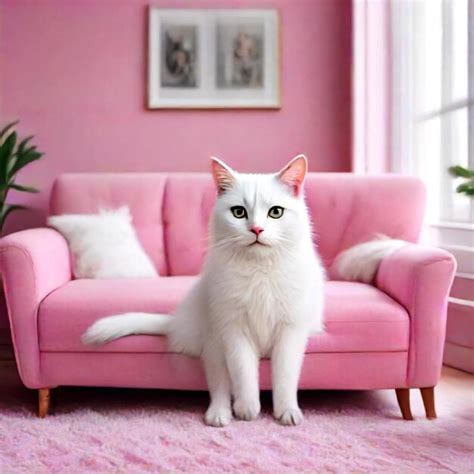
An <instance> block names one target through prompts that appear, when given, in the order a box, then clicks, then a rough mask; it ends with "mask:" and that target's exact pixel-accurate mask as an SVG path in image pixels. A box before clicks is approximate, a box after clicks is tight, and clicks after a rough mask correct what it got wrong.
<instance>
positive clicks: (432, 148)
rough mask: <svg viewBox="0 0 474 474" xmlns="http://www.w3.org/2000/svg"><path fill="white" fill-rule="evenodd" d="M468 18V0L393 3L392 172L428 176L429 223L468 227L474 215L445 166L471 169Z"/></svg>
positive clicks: (472, 86)
mask: <svg viewBox="0 0 474 474" xmlns="http://www.w3.org/2000/svg"><path fill="white" fill-rule="evenodd" d="M473 15H474V2H473V1H472V0H471V1H469V0H393V1H392V2H391V4H390V17H391V21H390V27H391V37H392V47H391V50H392V58H393V60H392V73H391V77H392V96H391V104H392V105H391V110H392V121H391V123H392V130H391V136H392V139H391V158H392V159H391V169H392V170H393V171H397V172H403V173H410V174H416V175H418V176H420V177H422V178H423V179H424V180H425V182H426V184H427V186H428V191H429V221H430V223H432V224H434V225H437V226H440V227H443V226H445V227H446V226H450V227H453V226H457V227H458V228H470V227H471V224H472V219H473V216H474V206H473V200H472V199H469V198H468V197H466V196H465V195H459V194H457V193H456V192H455V188H456V186H457V184H459V183H458V182H457V181H456V180H455V179H453V178H452V177H451V176H450V175H449V173H448V171H447V169H448V168H449V167H450V166H452V165H461V166H464V167H470V168H473V167H474V138H473V134H474V129H473V126H474V125H473V124H474V118H473V112H474V100H473V98H474V71H473V67H474V64H473V54H474V47H473V40H474V36H473V32H472V28H473V21H474V20H473ZM470 24H471V25H470ZM470 30H471V32H469V31H470Z"/></svg>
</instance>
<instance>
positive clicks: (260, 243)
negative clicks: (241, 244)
mask: <svg viewBox="0 0 474 474" xmlns="http://www.w3.org/2000/svg"><path fill="white" fill-rule="evenodd" d="M253 245H263V246H264V247H268V245H267V244H264V243H263V242H260V240H255V241H254V242H252V243H251V244H250V245H249V247H252V246H253Z"/></svg>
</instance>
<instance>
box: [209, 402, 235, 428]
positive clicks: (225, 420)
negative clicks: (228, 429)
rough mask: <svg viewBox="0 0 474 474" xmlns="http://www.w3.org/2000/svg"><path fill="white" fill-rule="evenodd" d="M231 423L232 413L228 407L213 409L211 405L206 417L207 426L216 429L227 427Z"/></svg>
mask: <svg viewBox="0 0 474 474" xmlns="http://www.w3.org/2000/svg"><path fill="white" fill-rule="evenodd" d="M231 421H232V411H231V409H230V408H227V407H213V406H212V405H211V406H210V407H209V408H208V409H207V411H206V414H205V415H204V422H205V423H206V425H208V426H215V427H216V428H222V427H224V426H227V425H228V424H229V423H230V422H231Z"/></svg>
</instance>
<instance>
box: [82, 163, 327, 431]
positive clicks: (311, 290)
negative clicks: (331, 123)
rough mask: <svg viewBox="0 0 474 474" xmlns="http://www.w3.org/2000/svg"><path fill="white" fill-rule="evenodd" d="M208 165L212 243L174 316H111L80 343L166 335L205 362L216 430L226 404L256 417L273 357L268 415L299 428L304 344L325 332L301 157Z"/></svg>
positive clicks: (225, 419)
mask: <svg viewBox="0 0 474 474" xmlns="http://www.w3.org/2000/svg"><path fill="white" fill-rule="evenodd" d="M212 166H213V175H214V180H215V183H216V186H217V189H218V193H219V196H218V199H217V203H216V206H215V209H214V212H213V215H212V219H211V223H210V236H211V242H212V245H211V247H210V249H209V252H208V254H207V257H206V261H205V263H204V267H203V271H202V274H201V277H200V279H199V281H198V282H197V284H196V285H195V287H194V288H193V289H192V290H191V292H190V293H189V294H188V295H187V297H186V298H185V299H184V301H183V302H182V303H181V305H180V306H179V307H178V309H177V311H176V314H175V315H174V316H173V317H169V316H166V315H153V314H143V313H129V314H124V315H118V316H111V317H108V318H104V319H102V320H99V321H98V322H96V323H95V324H94V325H92V326H91V327H90V328H89V329H88V330H87V332H86V333H85V335H84V337H83V340H84V342H85V343H87V344H102V343H105V342H107V341H110V340H112V339H116V338H118V337H121V336H125V335H129V334H167V335H168V338H169V344H170V348H171V350H173V351H176V352H183V353H186V354H189V355H192V356H199V357H202V358H203V361H204V366H205V371H206V378H207V382H208V386H209V392H210V397H211V403H210V405H209V408H208V410H207V412H206V415H205V421H206V423H208V424H209V425H213V426H225V425H227V424H228V423H229V422H230V421H231V419H232V408H233V412H234V414H235V416H237V417H238V418H241V419H244V420H252V419H254V418H256V417H257V416H258V414H259V412H260V400H259V382H258V364H259V359H260V358H262V357H271V362H272V381H273V410H274V415H275V417H276V418H277V419H278V420H279V421H280V422H281V423H282V424H285V425H297V424H299V423H300V422H301V420H302V419H303V415H302V413H301V410H300V409H299V407H298V402H297V385H298V379H299V375H300V369H301V364H302V360H303V355H304V352H305V346H306V342H307V339H308V335H309V334H310V332H318V331H322V328H323V320H322V310H323V284H324V271H323V268H322V266H321V264H320V261H319V257H318V255H317V254H316V252H315V250H314V245H313V242H312V238H311V226H310V221H309V217H308V212H307V209H306V206H305V202H304V198H303V194H302V186H303V181H304V177H305V174H306V167H307V164H306V159H305V157H304V156H298V157H296V158H295V159H294V160H292V161H291V162H290V163H289V164H288V165H287V166H286V167H285V168H284V169H283V170H282V171H280V172H279V173H276V174H270V175H257V174H239V173H237V172H235V171H233V170H231V169H230V168H229V167H228V166H226V165H225V164H223V163H222V162H220V161H219V160H217V159H213V162H212ZM234 206H243V207H244V208H245V210H246V217H245V218H236V217H235V216H234V215H233V213H232V211H231V208H233V207H234ZM273 206H280V207H282V208H284V212H283V215H282V216H281V217H280V218H272V217H271V216H270V215H269V211H270V209H271V208H272V207H273ZM252 229H253V230H252ZM262 229H263V230H262ZM255 232H259V233H258V235H257V234H256V233H255ZM231 396H232V398H233V407H232V405H231V400H232V398H231Z"/></svg>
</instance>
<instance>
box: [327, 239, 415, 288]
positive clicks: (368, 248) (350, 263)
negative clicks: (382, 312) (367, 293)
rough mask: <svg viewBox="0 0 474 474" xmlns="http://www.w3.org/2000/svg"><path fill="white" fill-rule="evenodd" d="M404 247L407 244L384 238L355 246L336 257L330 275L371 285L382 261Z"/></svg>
mask: <svg viewBox="0 0 474 474" xmlns="http://www.w3.org/2000/svg"><path fill="white" fill-rule="evenodd" d="M406 245H408V242H405V241H403V240H395V239H390V238H388V237H385V236H380V237H379V238H378V239H376V240H371V241H369V242H364V243H362V244H358V245H355V246H354V247H350V248H349V249H347V250H344V251H343V252H341V253H340V254H339V255H338V256H337V257H336V260H335V261H334V263H333V265H332V266H331V269H330V274H331V276H332V277H334V278H335V279H342V280H349V281H361V282H363V283H371V282H372V281H373V280H374V278H375V275H376V273H377V270H378V268H379V265H380V263H381V262H382V260H383V259H384V258H385V257H387V256H388V255H391V254H392V253H394V252H396V251H397V250H398V249H400V248H402V247H405V246H406Z"/></svg>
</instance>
